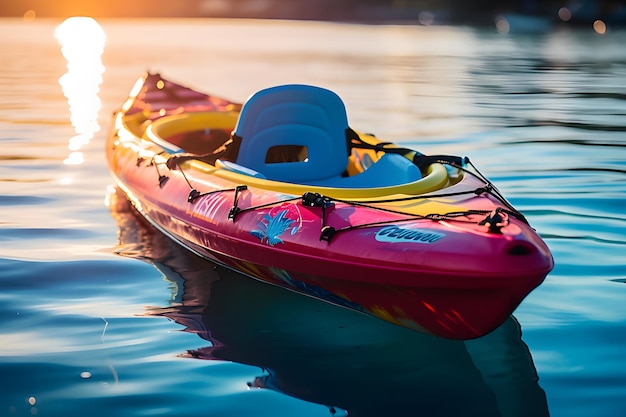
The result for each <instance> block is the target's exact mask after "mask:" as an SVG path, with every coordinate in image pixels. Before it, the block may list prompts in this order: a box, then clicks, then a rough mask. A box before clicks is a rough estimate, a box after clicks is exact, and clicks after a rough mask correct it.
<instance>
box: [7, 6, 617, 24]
mask: <svg viewBox="0 0 626 417" xmlns="http://www.w3.org/2000/svg"><path fill="white" fill-rule="evenodd" d="M75 15H87V16H91V17H94V18H102V17H232V18H262V19H313V20H336V21H344V22H345V21H356V22H377V21H387V22H389V21H396V22H406V23H414V22H419V23H420V24H426V25H429V24H479V25H489V24H492V23H493V22H494V19H496V18H497V17H498V16H506V15H512V16H514V18H515V17H517V18H520V17H521V18H523V17H526V18H534V19H536V21H535V23H536V24H539V22H541V24H542V25H549V24H571V25H589V24H593V23H594V22H596V21H601V22H603V23H604V24H605V25H623V24H624V23H626V5H625V4H624V2H623V1H619V0H545V1H540V0H476V1H465V0H308V1H305V2H304V1H292V0H177V1H170V0H136V1H132V2H129V1H125V0H106V1H105V0H100V1H89V2H87V1H82V0H65V1H49V0H4V1H3V2H2V3H0V16H14V17H17V16H25V17H26V18H33V17H35V16H39V17H69V16H75Z"/></svg>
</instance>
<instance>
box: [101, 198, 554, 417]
mask: <svg viewBox="0 0 626 417" xmlns="http://www.w3.org/2000/svg"><path fill="white" fill-rule="evenodd" d="M110 202H111V203H110V209H111V213H112V216H113V217H114V218H115V220H116V221H117V223H118V227H119V240H120V242H119V245H118V247H117V249H116V252H117V253H119V254H120V255H122V256H129V257H133V258H138V259H141V260H144V261H147V262H150V263H152V264H153V265H154V266H156V267H157V268H158V269H159V270H160V271H161V272H162V273H163V274H164V276H165V277H166V279H168V280H170V281H171V282H172V283H173V284H175V285H172V288H173V295H172V301H171V303H170V305H169V306H165V307H162V308H151V309H150V310H149V311H148V312H147V313H146V314H148V315H160V316H165V317H168V318H170V319H172V320H174V321H176V322H177V323H179V324H181V325H183V326H185V327H186V329H185V330H186V331H189V332H193V333H197V334H198V336H200V337H201V338H203V339H205V340H207V341H209V342H210V344H211V345H210V346H208V347H205V348H200V349H195V350H189V351H188V352H185V353H184V354H182V355H183V356H189V357H195V358H199V359H207V360H227V361H233V362H238V363H242V364H247V365H254V366H259V367H261V368H263V369H264V370H265V371H264V372H263V373H262V375H260V376H259V377H257V378H256V379H255V380H254V381H251V382H250V383H249V385H250V386H251V387H258V388H269V389H273V390H276V391H279V392H282V393H284V394H287V395H290V396H292V397H295V398H299V399H302V400H305V401H309V402H313V403H318V404H324V405H328V406H331V405H332V406H334V407H331V408H330V412H331V414H335V415H340V413H341V410H340V409H342V410H347V413H348V414H349V415H350V416H385V415H389V414H390V413H393V414H396V413H402V412H411V413H412V414H415V413H417V414H419V415H425V416H481V417H486V416H502V417H509V416H534V417H541V416H548V415H549V412H548V406H547V402H546V396H545V393H544V391H543V390H542V389H541V387H540V386H539V385H538V377H537V373H536V371H535V367H534V364H533V361H532V357H531V355H530V352H529V350H528V348H527V346H526V345H525V343H524V342H523V341H522V340H521V329H520V326H519V323H518V322H517V320H515V318H514V317H509V318H508V319H507V320H506V321H505V322H504V324H502V326H500V327H499V328H498V329H496V330H495V331H493V332H492V333H490V334H488V335H486V336H484V337H481V338H478V339H474V340H470V341H455V340H447V339H443V338H438V337H435V336H431V335H427V334H422V333H419V332H417V331H412V330H409V329H406V328H402V327H399V326H395V325H392V324H389V323H386V322H383V321H382V320H378V319H375V318H372V317H369V316H366V315H364V314H361V313H358V312H355V311H351V310H349V309H346V308H341V307H337V306H334V305H331V304H328V303H325V302H322V301H319V300H315V299H313V298H310V297H306V296H303V295H299V294H295V293H292V292H290V291H287V290H285V289H282V288H278V287H275V286H272V285H269V284H265V283H261V282H258V281H255V280H253V279H250V278H248V277H246V276H243V275H241V274H238V273H235V272H232V271H229V270H227V269H224V268H222V267H218V266H216V265H214V264H212V263H211V262H208V261H206V260H204V259H202V258H200V257H197V256H195V255H194V254H192V253H190V252H188V251H186V250H184V249H183V248H181V247H179V246H178V245H177V244H175V243H174V242H172V241H171V240H170V239H169V238H167V237H166V236H164V235H162V234H161V233H160V232H158V231H157V230H156V229H154V228H153V227H152V226H150V225H149V224H148V223H147V222H146V221H145V220H144V219H143V218H142V217H141V216H140V215H139V214H138V213H137V212H136V211H135V210H134V209H133V208H132V207H131V205H130V203H129V202H128V200H126V197H125V196H124V195H123V193H121V192H117V193H116V194H112V195H111V196H110Z"/></svg>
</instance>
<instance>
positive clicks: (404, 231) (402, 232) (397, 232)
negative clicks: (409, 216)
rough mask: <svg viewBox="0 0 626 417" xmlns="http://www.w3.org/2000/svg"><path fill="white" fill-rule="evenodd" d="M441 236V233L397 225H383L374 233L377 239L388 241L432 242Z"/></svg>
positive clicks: (442, 235)
mask: <svg viewBox="0 0 626 417" xmlns="http://www.w3.org/2000/svg"><path fill="white" fill-rule="evenodd" d="M443 237H445V234H443V233H437V232H433V231H424V230H419V229H408V228H404V227H398V226H387V227H383V228H382V229H380V230H379V231H378V232H377V233H376V240H377V241H379V242H388V243H401V242H404V243H434V242H436V241H438V240H439V239H441V238H443Z"/></svg>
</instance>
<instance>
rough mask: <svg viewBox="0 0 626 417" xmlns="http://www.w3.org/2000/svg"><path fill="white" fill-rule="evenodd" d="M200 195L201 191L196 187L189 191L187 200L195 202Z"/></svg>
mask: <svg viewBox="0 0 626 417" xmlns="http://www.w3.org/2000/svg"><path fill="white" fill-rule="evenodd" d="M199 196H200V191H198V190H196V189H192V190H191V191H190V192H189V197H187V202H188V203H193V202H194V201H195V199H196V198H198V197H199Z"/></svg>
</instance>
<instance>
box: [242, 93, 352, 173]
mask: <svg viewBox="0 0 626 417" xmlns="http://www.w3.org/2000/svg"><path fill="white" fill-rule="evenodd" d="M347 128H348V119H347V116H346V108H345V106H344V104H343V101H342V100H341V98H339V96H338V95H337V94H335V93H334V92H332V91H330V90H326V89H324V88H320V87H314V86H310V85H300V84H290V85H281V86H277V87H271V88H267V89H264V90H261V91H259V92H257V93H255V94H253V95H252V96H251V97H250V98H249V99H248V100H247V101H246V102H245V104H244V105H243V108H242V109H241V113H240V115H239V119H238V121H237V125H236V126H235V130H234V134H235V135H236V136H238V137H239V138H240V139H241V143H240V146H239V153H238V155H237V158H236V160H235V162H236V163H237V164H239V165H241V166H244V167H247V168H250V169H252V170H254V171H257V172H260V173H261V174H262V175H264V176H265V177H266V178H267V179H270V180H275V181H286V182H293V183H310V182H315V181H317V180H324V179H329V178H333V177H340V176H341V174H342V173H343V172H344V171H345V170H346V167H347V165H348V144H347V140H346V129H347ZM283 149H292V150H293V149H297V150H299V151H298V152H297V157H295V156H294V157H292V158H291V159H288V160H287V161H286V162H281V161H278V160H276V158H273V157H272V155H273V154H276V152H278V153H280V152H281V150H283Z"/></svg>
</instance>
